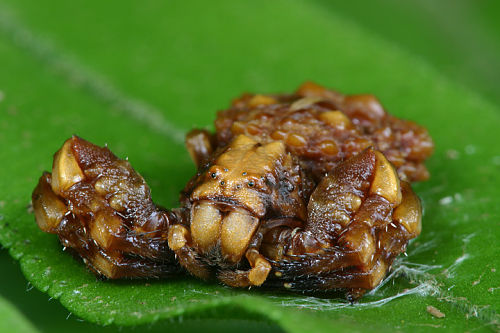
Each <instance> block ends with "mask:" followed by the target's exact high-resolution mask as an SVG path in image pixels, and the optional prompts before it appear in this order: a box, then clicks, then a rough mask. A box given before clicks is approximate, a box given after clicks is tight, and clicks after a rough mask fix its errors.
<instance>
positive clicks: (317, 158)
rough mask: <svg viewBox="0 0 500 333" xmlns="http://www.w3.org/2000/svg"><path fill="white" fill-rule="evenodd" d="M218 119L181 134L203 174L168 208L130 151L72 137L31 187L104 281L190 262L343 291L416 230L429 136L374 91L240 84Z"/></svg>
mask: <svg viewBox="0 0 500 333" xmlns="http://www.w3.org/2000/svg"><path fill="white" fill-rule="evenodd" d="M215 128H216V132H215V133H214V134H212V133H209V132H208V131H205V130H193V131H191V132H190V133H189V134H188V135H187V138H186V144H187V148H188V151H189V153H190V155H191V157H192V158H193V160H194V162H195V163H196V165H197V167H198V172H197V174H196V175H195V176H194V177H193V178H192V179H191V180H190V181H189V182H188V184H187V185H186V187H185V188H184V190H183V191H182V192H181V195H180V208H176V209H172V210H166V209H163V208H161V207H159V206H156V205H155V204H154V203H153V202H152V200H151V197H150V191H149V188H148V186H147V185H146V183H145V181H144V179H143V178H142V177H141V176H140V175H139V174H138V173H137V172H135V171H134V170H133V169H132V167H131V166H130V164H129V163H128V162H127V161H124V160H121V159H118V158H117V157H116V156H115V155H113V153H111V151H110V150H108V149H107V148H100V147H97V146H95V145H93V144H91V143H89V142H87V141H85V140H83V139H80V138H78V137H76V136H74V137H72V138H70V139H68V140H67V141H66V142H65V143H64V145H63V146H62V148H61V149H60V150H59V151H58V152H57V153H56V154H55V156H54V164H53V169H52V174H50V173H47V172H46V173H44V174H43V175H42V177H41V178H40V181H39V184H38V186H37V187H36V189H35V190H34V192H33V198H32V199H33V206H34V210H35V214H36V220H37V223H38V225H39V226H40V228H41V229H42V230H44V231H46V232H51V233H55V234H57V235H58V236H59V239H60V241H61V243H62V244H63V246H64V247H66V248H69V249H72V250H73V251H74V252H75V253H76V254H78V255H79V256H81V257H82V258H83V260H84V262H85V263H86V264H87V265H88V267H89V268H90V269H91V270H93V271H94V272H95V273H96V274H99V275H103V276H106V277H108V278H112V279H114V278H123V277H128V278H137V277H141V278H148V277H164V276H169V275H172V274H178V273H180V272H182V270H187V271H188V272H189V273H191V274H192V275H194V276H196V277H199V278H202V279H210V278H213V277H216V278H217V279H218V280H220V281H221V282H223V283H224V284H226V285H229V286H234V287H248V286H260V285H267V286H269V287H271V288H287V289H291V290H296V291H313V292H314V291H319V290H333V289H342V290H344V291H346V294H347V297H348V298H349V299H351V300H354V299H357V298H359V297H361V296H362V295H363V294H364V292H365V291H366V290H369V289H372V288H374V287H375V286H377V285H378V284H379V283H380V281H381V280H382V279H383V277H384V276H385V274H386V272H387V271H388V269H389V268H390V266H391V264H392V262H393V260H394V259H395V258H396V256H397V255H398V254H400V253H401V252H403V251H404V250H405V248H406V245H407V243H408V241H409V240H410V239H412V238H414V237H416V236H417V235H418V234H419V233H420V230H421V215H422V213H421V206H420V200H419V199H418V197H417V196H416V195H415V194H414V193H413V191H412V189H411V187H410V183H409V182H410V181H420V180H425V179H427V178H428V172H427V170H426V168H425V166H424V165H423V161H424V160H425V159H426V158H427V157H428V156H429V155H430V154H431V153H432V150H433V143H432V140H431V138H430V137H429V135H428V133H427V131H426V130H425V129H424V128H422V127H420V126H418V125H416V124H415V123H413V122H410V121H405V120H400V119H397V118H395V117H392V116H390V115H389V114H387V113H386V112H385V110H384V109H383V108H382V106H381V105H380V103H379V102H378V101H377V99H376V98H375V97H373V96H372V95H352V96H344V95H342V94H339V93H337V92H334V91H331V90H328V89H325V88H323V87H321V86H319V85H316V84H314V83H311V82H308V83H305V84H303V85H302V86H301V87H300V88H299V89H298V90H297V91H296V92H295V93H293V94H289V95H251V94H245V95H243V96H242V97H240V98H238V99H236V100H235V101H233V103H232V105H231V107H230V108H229V109H228V110H225V111H221V112H219V114H218V117H217V119H216V121H215Z"/></svg>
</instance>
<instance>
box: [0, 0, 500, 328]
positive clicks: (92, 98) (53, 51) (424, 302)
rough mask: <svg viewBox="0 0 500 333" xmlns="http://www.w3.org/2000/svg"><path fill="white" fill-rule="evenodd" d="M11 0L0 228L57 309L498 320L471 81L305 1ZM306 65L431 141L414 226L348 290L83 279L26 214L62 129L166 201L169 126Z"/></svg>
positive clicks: (178, 131)
mask: <svg viewBox="0 0 500 333" xmlns="http://www.w3.org/2000/svg"><path fill="white" fill-rule="evenodd" d="M27 3H28V1H27V0H20V1H15V2H14V1H5V2H4V4H2V5H1V6H2V8H1V9H2V10H1V11H0V54H1V61H2V67H1V69H0V90H1V91H2V98H1V99H2V100H1V101H0V142H1V143H2V149H1V150H0V160H1V161H3V163H2V165H1V166H0V170H1V174H2V176H3V177H1V178H0V197H1V202H0V243H1V244H2V245H3V246H4V247H5V248H8V249H9V252H10V254H11V255H12V256H13V257H14V258H16V259H18V260H19V261H20V263H21V268H22V270H23V272H24V274H25V276H26V278H27V279H28V280H29V281H30V282H31V283H32V284H33V285H34V286H36V287H37V288H38V289H40V290H42V291H44V292H46V293H48V294H49V295H50V296H51V297H54V298H57V299H59V300H60V302H61V303H62V304H63V305H64V306H65V307H66V308H68V309H69V311H71V312H72V313H74V314H76V315H77V316H79V317H81V318H83V319H86V320H88V321H91V322H95V323H99V324H104V325H106V324H112V323H114V324H117V325H139V324H149V323H153V322H157V321H162V320H165V319H179V318H219V319H251V320H256V321H267V322H274V323H277V324H278V325H280V326H281V327H282V328H283V329H285V330H287V331H290V332H302V331H304V330H306V329H307V330H311V331H328V330H331V329H332V328H337V329H338V330H343V331H352V330H359V331H369V330H373V328H380V329H384V330H387V329H389V330H392V329H394V330H395V329H404V330H408V331H424V330H428V329H429V328H434V327H435V328H441V329H443V330H450V331H453V330H468V329H469V330H471V329H492V328H493V329H495V328H497V329H498V322H499V316H498V313H499V311H500V302H499V298H500V297H499V293H500V289H499V288H500V285H499V280H500V279H499V274H500V273H499V272H500V271H498V270H499V269H500V265H499V264H500V263H499V260H498V246H496V244H498V240H499V233H500V231H499V228H498V226H499V222H498V221H499V217H500V208H499V205H498V197H499V191H500V190H499V186H498V185H499V183H500V180H499V177H498V172H499V171H500V170H499V169H500V149H499V147H498V145H497V143H498V142H499V141H500V134H499V132H498V125H499V121H500V116H499V115H500V113H499V112H498V109H497V108H495V107H494V106H492V105H491V104H488V103H487V102H485V101H484V100H483V99H481V98H480V97H479V96H478V95H476V94H474V92H471V91H468V90H466V89H464V88H463V87H461V86H459V85H456V84H454V83H453V82H450V81H449V80H447V79H445V78H444V77H442V76H441V75H439V74H438V73H437V72H435V71H433V70H432V69H431V68H429V67H427V66H426V65H425V64H423V63H422V62H421V61H419V60H417V59H415V58H414V57H412V56H410V55H408V54H406V53H405V52H403V51H401V50H400V49H398V48H396V47H394V46H393V45H391V44H388V43H386V42H384V41H382V40H380V39H378V38H376V37H374V36H373V35H372V34H370V33H369V32H367V31H365V30H363V29H362V28H360V27H358V26H356V25H355V24H353V23H352V22H350V21H348V20H345V19H343V18H342V17H339V16H337V15H335V13H331V12H328V13H326V12H324V11H322V10H320V7H317V6H315V5H312V4H310V3H306V2H300V1H297V2H292V3H289V2H285V1H273V2H266V1H254V2H252V5H250V4H249V3H239V2H231V1H222V2H217V3H208V2H203V1H199V2H196V3H195V2H189V3H183V4H180V3H170V4H160V3H153V2H145V3H141V4H139V3H137V2H135V1H121V2H120V3H119V7H117V3H113V2H104V3H102V2H98V1H94V2H93V1H85V2H83V1H82V2H72V3H67V2H65V1H54V2H53V3H51V4H50V5H47V4H38V5H35V4H32V5H31V6H28V5H27ZM75 6H79V10H78V11H75V10H74V8H75ZM95 8H98V9H99V10H94V9H95ZM21 9H22V10H21ZM116 12H118V13H120V15H116ZM186 13H189V14H188V15H187V14H186ZM51 18H57V19H51ZM109 18H113V19H112V20H110V19H109ZM61 27H64V29H61ZM132 27H133V28H132ZM35 31H37V32H38V33H34V32H35ZM42 31H43V34H42V33H40V32H42ZM306 79H312V80H315V81H317V82H319V83H321V84H323V85H325V86H330V87H333V88H337V89H338V90H340V91H342V92H345V93H362V92H370V93H374V94H375V95H377V96H378V97H379V99H380V100H381V101H382V103H383V104H384V105H385V106H386V108H387V109H388V110H389V111H390V112H391V113H393V114H395V115H397V116H400V117H404V118H408V119H413V120H415V121H417V122H419V123H420V124H422V125H424V126H426V127H427V128H428V129H429V131H430V132H431V135H432V136H433V137H434V139H435V143H436V152H435V154H434V156H433V157H432V158H431V159H430V160H429V162H428V167H429V170H430V172H431V174H432V179H431V180H430V181H428V182H425V183H421V184H417V185H416V186H415V189H416V191H417V193H418V194H419V195H420V196H421V197H422V199H423V203H424V207H425V216H424V230H423V233H422V235H421V236H420V237H419V238H418V239H417V240H416V241H415V242H413V243H412V244H411V246H410V247H409V250H408V256H407V257H402V258H400V259H399V261H398V263H397V265H395V267H394V271H393V274H392V275H391V277H390V278H389V279H388V280H387V282H386V283H385V284H384V285H383V286H382V287H381V288H379V289H378V290H376V291H375V292H373V293H372V294H370V295H368V296H367V297H365V298H364V299H363V300H362V301H361V302H360V303H359V304H356V305H354V306H351V305H349V304H346V303H345V302H343V301H341V300H338V299H327V298H315V297H307V296H304V295H297V294H277V293H274V292H267V291H262V290H256V289H252V290H249V291H247V290H245V291H242V290H234V289H229V288H226V287H222V286H219V285H217V284H215V283H203V282H200V281H196V280H194V279H191V278H180V279H173V280H169V281H165V280H162V281H156V280H155V281H119V282H110V281H107V282H103V281H96V279H95V278H94V276H93V275H92V274H90V273H89V272H88V271H87V270H86V268H85V267H84V266H83V265H82V264H81V263H80V262H78V261H76V260H74V259H73V258H72V257H71V256H70V255H68V254H67V253H64V252H62V251H61V246H60V244H59V242H58V241H57V239H56V237H55V236H54V235H48V234H44V233H42V232H41V231H39V230H38V228H37V226H36V224H35V222H34V217H33V215H32V214H31V213H30V212H29V209H28V205H29V201H30V195H31V191H32V189H33V187H34V186H35V184H36V181H37V179H38V177H39V175H40V174H41V172H42V171H43V170H47V169H49V168H50V166H51V158H52V154H53V153H54V152H55V151H56V150H57V149H58V148H59V146H60V145H61V144H62V142H63V141H64V140H65V139H66V138H67V137H69V136H70V135H72V134H78V135H80V136H82V137H84V138H86V139H88V140H90V141H92V142H95V143H96V144H99V145H103V144H104V143H108V145H109V147H110V148H111V149H112V150H113V151H114V152H115V153H116V154H117V155H119V156H121V157H126V156H128V157H129V160H130V162H131V163H132V165H133V166H134V167H135V168H136V169H137V170H138V171H139V172H140V173H141V174H142V175H143V176H144V178H145V179H146V180H147V181H148V183H149V184H150V186H151V188H152V190H153V197H154V199H155V201H156V202H158V203H161V204H162V205H164V206H167V207H175V206H176V204H177V202H176V201H177V194H178V192H179V190H180V189H181V188H182V187H183V185H184V184H185V182H186V181H187V180H188V179H189V177H190V175H192V174H193V172H194V167H193V166H192V165H191V162H190V161H189V157H188V154H187V153H186V151H185V149H184V148H183V145H182V139H181V136H182V133H183V132H185V131H186V130H187V129H189V128H191V127H195V126H211V125H210V124H211V122H212V121H213V119H214V118H215V111H216V110H218V109H222V108H224V107H226V106H227V105H228V101H229V100H230V99H231V98H234V97H236V96H237V95H239V94H240V93H241V92H243V91H254V92H279V91H283V92H286V91H292V90H293V89H295V88H296V87H297V86H298V85H299V84H300V83H301V82H302V81H304V80H306ZM429 305H432V306H434V307H436V308H438V309H439V310H440V311H441V312H443V313H445V314H446V317H445V318H443V319H438V318H436V317H433V316H432V315H431V314H430V313H428V312H427V311H426V308H427V306H429Z"/></svg>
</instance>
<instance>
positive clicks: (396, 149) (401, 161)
mask: <svg viewBox="0 0 500 333" xmlns="http://www.w3.org/2000/svg"><path fill="white" fill-rule="evenodd" d="M215 127H216V138H217V144H218V146H225V145H227V144H228V143H229V142H230V141H231V140H232V139H233V138H234V137H235V136H237V135H239V134H245V135H247V136H249V137H251V138H252V139H254V140H257V141H259V142H262V143H267V142H271V141H276V140H282V141H284V142H285V144H286V147H287V149H288V151H289V152H291V153H292V155H295V156H297V157H298V158H299V159H300V161H301V164H302V166H303V168H304V169H306V170H309V171H310V172H311V173H312V174H313V175H314V178H315V179H316V180H319V179H321V178H322V177H323V176H324V175H325V174H326V173H327V172H328V171H330V170H331V169H332V168H333V167H334V166H336V165H337V164H338V163H339V162H341V161H343V160H345V159H347V158H350V157H352V156H354V155H356V154H357V153H359V152H361V151H362V150H364V149H366V148H368V147H374V148H375V149H377V150H380V151H382V152H383V153H384V155H385V156H386V157H387V158H388V159H389V161H390V162H391V163H392V164H393V165H394V166H395V167H396V169H397V171H398V173H399V175H400V177H401V178H402V179H404V180H408V181H422V180H426V179H427V178H429V172H428V171H427V169H426V167H425V166H424V164H423V162H424V160H425V159H427V158H428V157H429V156H430V155H431V154H432V151H433V147H434V144H433V142H432V139H431V137H430V136H429V134H428V132H427V130H426V129H425V128H423V127H421V126H419V125H417V124H415V123H414V122H411V121H407V120H402V119H398V118H396V117H393V116H391V115H389V114H388V113H387V112H386V111H385V110H384V108H383V107H382V106H381V104H380V102H379V101H378V100H377V99H376V98H375V97H374V96H373V95H347V96H346V95H342V94H340V93H337V92H334V91H331V90H328V89H326V88H323V87H321V86H319V85H316V84H314V83H311V82H308V83H305V84H303V85H302V86H301V87H300V88H299V89H298V90H297V91H296V92H295V93H294V94H291V95H252V94H245V95H243V96H241V97H240V98H238V99H236V100H234V101H233V103H232V105H231V107H230V108H229V109H227V110H225V111H220V112H219V114H218V117H217V119H216V121H215Z"/></svg>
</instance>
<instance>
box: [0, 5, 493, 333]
mask: <svg viewBox="0 0 500 333" xmlns="http://www.w3.org/2000/svg"><path fill="white" fill-rule="evenodd" d="M146 3H147V4H148V5H151V2H149V1H148V2H145V5H146ZM311 3H312V4H310V5H313V6H317V7H318V8H321V10H323V11H325V12H330V11H331V12H335V13H336V14H337V15H339V16H341V17H343V18H344V19H347V20H350V21H352V22H354V23H355V24H357V25H359V26H361V27H362V28H363V29H365V30H367V31H369V32H370V33H372V34H374V35H377V36H379V37H381V38H383V39H385V40H387V41H388V42H390V43H392V44H394V45H395V46H396V47H399V48H401V49H403V50H405V51H406V52H408V53H410V54H413V55H416V56H417V57H419V58H421V59H423V60H424V61H425V62H427V63H428V64H430V65H431V66H433V67H434V68H436V69H437V70H438V71H440V72H441V73H443V74H444V75H445V76H448V77H449V78H451V79H452V80H454V81H456V82H458V83H459V84H461V85H463V86H465V87H467V89H470V90H472V91H475V92H477V93H478V94H479V95H482V96H483V97H484V98H486V99H488V100H490V101H492V102H493V103H495V104H497V105H500V1H495V0H490V1H486V0H469V1H467V0H441V1H435V0H434V1H433V0H414V1H397V0H372V1H354V0H353V1H327V0H315V1H311ZM115 7H116V8H115V9H116V10H115V12H114V16H111V17H108V18H107V19H106V21H105V22H102V21H100V22H93V21H92V17H93V16H92V15H91V14H92V11H94V10H95V11H98V10H99V8H91V9H89V8H85V3H84V2H80V3H77V2H67V1H63V0H60V1H48V2H43V4H42V3H41V2H34V1H28V0H0V26H1V25H2V23H5V22H2V16H1V15H2V14H5V13H6V12H12V13H15V16H16V17H17V19H18V20H19V21H20V22H21V24H23V25H24V26H25V27H27V28H28V29H31V30H33V31H34V32H35V33H36V34H37V35H40V36H44V37H46V38H47V40H49V41H50V38H51V31H52V32H53V31H63V32H64V31H66V30H67V31H71V30H77V28H75V27H74V26H73V20H76V21H78V22H82V21H83V22H85V18H86V15H88V19H89V20H88V25H89V27H88V34H87V35H86V36H85V35H79V36H80V38H81V39H75V40H71V41H67V43H68V47H71V44H72V43H73V44H74V45H83V46H85V45H88V47H89V49H88V53H87V54H83V55H82V57H83V58H85V57H89V58H92V57H95V58H96V59H98V58H99V57H102V59H108V58H112V56H114V55H112V54H107V53H106V52H108V51H109V50H111V49H112V48H107V47H106V45H104V44H99V37H100V36H99V35H98V34H96V32H95V31H93V29H92V27H93V26H94V25H98V26H100V27H105V26H107V25H109V26H115V28H116V26H119V25H120V24H122V23H123V22H127V24H128V27H129V28H128V29H127V30H126V31H124V34H134V33H144V31H141V30H140V29H139V26H140V25H141V21H140V19H135V18H134V17H136V14H137V17H139V18H140V17H141V16H140V13H134V12H130V11H129V9H130V7H122V6H121V3H120V2H116V6H115ZM158 7H159V8H161V5H158ZM2 11H4V13H2ZM185 15H186V18H187V17H188V16H189V13H185ZM134 25H137V28H138V29H137V30H136V29H134ZM173 28H174V27H173ZM205 28H206V29H210V26H205ZM186 33H189V32H186ZM228 33H230V32H228ZM8 34H9V29H8V27H7V28H6V27H5V25H4V26H3V28H2V29H0V40H1V39H8V38H10V37H8ZM291 34H293V33H292V32H291ZM68 35H69V34H68ZM145 38H149V37H145ZM235 38H237V36H235ZM130 40H133V38H131V39H130ZM150 42H152V43H161V40H155V39H153V40H151V41H150ZM199 42H204V41H199ZM277 42H279V41H277ZM96 45H98V46H100V47H101V49H95V48H94V47H95V46H96ZM122 46H123V47H124V49H123V50H125V51H126V50H127V48H128V49H129V50H130V52H137V53H138V54H141V50H135V49H134V47H135V45H127V38H126V37H124V40H123V41H122ZM179 47H181V48H182V47H185V48H186V50H189V45H179ZM80 49H82V48H80ZM143 51H144V54H146V55H147V50H143ZM101 53H102V54H101ZM221 53H223V50H221ZM115 56H118V57H119V55H115ZM189 56H190V57H191V58H192V57H194V59H196V56H193V55H189ZM198 56H199V57H202V56H203V55H198ZM276 56H280V55H272V54H271V55H270V57H276ZM288 56H293V55H288ZM1 57H2V55H1V54H0V61H1V60H2V58H1ZM143 61H145V62H147V61H148V60H147V58H146V59H143ZM98 64H99V66H101V67H100V68H93V70H94V71H96V72H97V73H99V71H101V70H102V71H103V72H106V70H107V69H109V70H111V71H115V72H116V71H119V70H120V67H119V66H118V65H117V66H116V67H115V68H113V66H114V64H113V62H112V61H111V60H110V62H106V60H103V61H102V62H98ZM119 65H121V66H129V67H128V68H126V70H128V73H126V74H124V77H126V76H127V75H131V76H133V75H135V74H137V77H140V76H141V75H148V73H144V72H141V73H139V71H140V70H141V68H148V66H147V64H146V65H145V64H142V63H128V64H126V63H125V64H123V63H121V64H119ZM0 66H2V65H1V63H0ZM136 71H137V73H136ZM172 71H173V72H175V71H176V69H175V68H174V69H172ZM3 73H6V72H5V71H3V70H2V69H1V68H0V76H1V75H4V74H3ZM150 74H151V75H154V73H150ZM118 79H119V80H120V77H119V76H118ZM212 79H213V78H200V81H201V84H202V85H203V84H211V82H212V81H211V80H212ZM124 81H125V80H124ZM125 84H128V85H129V86H128V87H127V88H130V89H136V88H137V87H138V85H140V82H133V83H125ZM157 84H162V83H161V81H159V82H158V83H157ZM134 85H136V86H134ZM0 89H1V87H0ZM137 89H139V88H137ZM179 89H190V87H185V86H182V83H181V84H180V85H179ZM239 92H240V91H234V92H232V91H231V92H228V93H227V99H226V100H224V101H219V100H217V101H211V102H212V104H213V105H218V106H217V107H220V108H222V107H224V106H225V105H227V101H228V100H229V98H231V97H234V96H235V95H236V94H238V93H239ZM145 96H147V92H146V93H145ZM151 98H154V96H152V97H151ZM179 103H180V104H183V105H184V106H186V107H189V102H186V101H179ZM220 103H222V104H220ZM213 111H214V110H207V114H208V115H207V119H211V118H212V114H213ZM190 121H191V120H190ZM200 122H201V123H203V122H204V121H203V120H201V121H200ZM184 125H186V127H187V122H184ZM0 265H1V266H0V267H2V268H1V272H2V274H0V295H2V296H3V297H4V298H5V299H7V300H8V301H10V303H11V304H12V305H13V306H14V307H15V308H17V310H18V311H19V312H21V313H22V314H23V315H24V316H25V317H26V318H28V320H29V321H30V322H31V323H32V324H33V325H34V326H35V327H36V328H37V329H39V330H40V331H43V332H59V331H61V332H62V331H66V330H70V329H71V331H75V332H79V331H82V332H83V331H87V330H89V329H92V330H93V331H103V332H110V331H115V330H116V328H115V327H108V328H101V327H97V326H96V325H93V324H89V323H86V322H82V321H81V320H79V319H78V318H75V317H74V316H71V314H70V313H69V312H68V310H66V309H65V308H63V307H62V306H61V305H60V304H59V302H58V301H54V300H50V299H48V296H47V295H46V294H43V293H41V292H39V291H37V290H36V289H33V288H31V287H30V285H29V284H28V283H27V282H26V280H25V278H24V277H23V275H22V273H21V271H20V269H19V265H18V263H17V262H16V261H14V259H12V258H11V257H10V256H9V255H8V253H7V251H5V250H1V251H0ZM1 309H2V308H1V307H0V311H1ZM0 318H1V316H0ZM0 327H1V326H0ZM147 329H148V330H153V331H170V330H172V331H199V330H200V329H203V330H204V331H207V332H208V331H221V330H229V329H237V330H238V331H239V332H243V331H244V330H248V331H249V332H250V331H254V330H256V329H259V330H261V331H262V332H265V331H279V328H278V327H277V326H274V325H271V324H265V323H259V322H244V321H238V320H228V321H218V320H207V319H206V320H200V321H188V322H184V323H169V324H168V327H165V325H155V326H148V327H147ZM129 330H130V331H134V330H137V329H121V331H122V332H126V331H129Z"/></svg>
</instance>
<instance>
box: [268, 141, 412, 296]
mask: <svg viewBox="0 0 500 333" xmlns="http://www.w3.org/2000/svg"><path fill="white" fill-rule="evenodd" d="M308 211H309V214H308V221H307V223H306V226H305V228H304V229H300V230H296V231H291V230H290V229H283V228H282V229H281V230H278V231H274V233H278V234H279V235H278V236H277V235H273V231H271V233H270V235H271V236H269V235H266V238H272V239H274V240H276V239H279V240H281V246H284V247H285V248H286V251H285V254H284V255H283V256H282V257H280V258H276V260H274V261H272V265H273V269H274V272H275V274H274V275H275V276H276V277H278V279H279V280H282V281H286V282H285V283H284V286H285V287H288V288H293V289H298V290H328V289H335V288H347V289H350V290H351V291H352V293H351V296H350V297H351V298H355V297H356V295H359V296H361V295H362V293H363V292H362V290H361V289H372V288H374V287H375V286H376V285H378V283H380V281H381V280H382V279H383V277H384V275H385V273H386V271H387V269H388V268H389V267H390V265H391V264H392V261H393V260H394V258H395V257H396V256H397V255H398V254H399V253H401V252H402V251H404V248H405V246H406V244H407V242H408V240H409V239H411V238H413V237H415V236H416V235H418V234H419V232H420V216H421V210H420V202H419V200H418V198H417V197H416V195H415V194H414V193H413V191H412V190H411V187H410V185H409V184H408V183H406V182H401V183H400V181H399V178H398V176H397V173H396V171H395V170H394V168H393V167H392V166H391V164H390V163H389V162H388V161H387V159H386V158H385V157H384V156H383V155H382V154H381V153H380V152H377V151H374V150H372V149H368V150H365V151H364V152H362V153H360V154H359V155H357V156H355V157H353V158H351V159H349V160H347V161H345V162H343V163H342V164H340V165H339V166H337V167H336V168H335V169H334V170H332V172H330V174H329V175H328V176H327V177H325V178H324V179H323V180H322V181H321V183H320V184H319V185H318V186H317V188H316V189H315V191H314V192H313V194H312V196H311V200H310V202H309V205H308ZM278 243H279V242H278ZM358 289H359V290H358Z"/></svg>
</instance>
